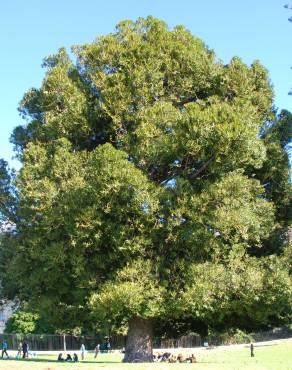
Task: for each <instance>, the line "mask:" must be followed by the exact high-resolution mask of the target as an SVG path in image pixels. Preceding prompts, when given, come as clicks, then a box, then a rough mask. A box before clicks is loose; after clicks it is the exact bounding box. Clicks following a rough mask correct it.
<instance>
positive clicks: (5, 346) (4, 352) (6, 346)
mask: <svg viewBox="0 0 292 370" xmlns="http://www.w3.org/2000/svg"><path fill="white" fill-rule="evenodd" d="M7 348H8V344H7V342H6V340H3V342H2V345H1V349H2V355H1V357H2V358H3V356H4V354H5V355H6V357H7V358H9V356H8V353H7Z"/></svg>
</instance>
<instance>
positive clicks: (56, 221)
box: [2, 17, 292, 360]
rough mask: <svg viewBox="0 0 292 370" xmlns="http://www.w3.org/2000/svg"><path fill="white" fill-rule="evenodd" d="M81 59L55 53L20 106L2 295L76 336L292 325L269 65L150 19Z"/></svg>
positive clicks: (287, 191)
mask: <svg viewBox="0 0 292 370" xmlns="http://www.w3.org/2000/svg"><path fill="white" fill-rule="evenodd" d="M73 52H74V53H75V56H76V58H77V61H76V63H73V62H72V61H71V60H70V58H69V56H68V55H67V54H66V52H65V50H64V49H60V50H59V52H58V53H57V54H56V55H53V56H50V57H48V58H46V59H45V61H44V67H45V68H46V75H45V78H44V80H43V83H42V86H41V87H40V88H39V89H31V90H30V91H28V92H27V93H26V94H25V96H24V98H23V100H22V102H21V105H20V112H21V113H22V114H23V116H24V118H26V119H27V124H25V125H23V126H21V127H17V128H16V129H15V130H14V132H13V135H12V141H13V143H14V144H15V149H16V151H17V153H18V155H19V158H20V160H21V161H22V168H21V170H20V172H19V175H18V176H17V179H16V187H17V189H18V191H19V204H18V207H17V211H16V214H17V222H16V230H15V232H14V234H13V235H12V236H11V235H9V236H7V237H6V239H5V240H6V242H5V241H4V242H2V250H3V252H2V254H3V255H5V256H6V259H5V261H4V262H2V264H3V265H4V267H3V272H2V275H3V279H4V280H3V281H4V285H3V286H4V292H6V294H7V295H12V296H13V295H17V296H19V297H20V298H21V299H24V300H27V301H29V302H31V305H32V306H33V307H35V308H37V309H38V311H40V312H45V313H46V315H48V317H50V319H51V321H52V322H53V323H54V325H55V327H57V328H61V329H67V330H69V329H72V330H73V329H74V328H75V327H76V326H81V327H83V328H88V327H89V326H90V324H92V323H94V324H95V325H97V326H98V327H101V326H103V327H107V328H108V329H109V328H111V329H112V330H113V329H119V328H121V327H123V326H125V325H127V323H130V331H129V336H131V333H132V326H131V325H133V320H134V321H135V318H136V319H139V320H144V321H145V322H147V323H151V324H153V323H155V325H154V326H155V328H156V329H157V330H158V329H160V330H163V332H164V334H167V333H168V332H169V331H170V329H171V330H172V332H173V329H174V328H178V332H182V331H185V330H196V331H201V332H206V330H207V328H208V327H209V328H217V329H220V330H223V329H224V328H226V327H230V326H231V327H241V328H251V327H260V326H264V325H270V324H276V323H279V322H283V321H285V320H289V318H290V317H291V303H292V294H291V293H292V291H291V289H292V285H291V277H290V275H289V269H288V268H287V266H289V258H290V257H289V256H290V254H289V253H290V252H289V248H288V246H287V245H286V249H285V248H284V246H285V233H286V231H287V228H288V226H289V222H290V221H289V217H290V216H289V212H288V211H289V207H290V205H291V184H290V180H289V162H288V156H287V153H286V152H285V146H286V145H287V142H286V141H287V140H288V142H289V141H290V140H291V136H290V137H289V135H288V134H287V132H288V131H289V130H288V131H287V127H288V128H289V127H290V128H291V117H290V114H289V113H288V112H284V113H283V114H282V115H281V116H280V117H277V116H276V115H275V113H274V112H273V106H272V103H273V101H272V98H273V94H272V90H271V87H270V83H269V80H268V76H267V71H266V70H265V68H264V67H263V66H262V65H261V64H260V63H259V62H257V61H256V62H254V63H253V64H252V65H251V66H247V65H245V64H244V63H243V62H242V61H241V60H240V59H239V58H234V59H232V60H231V61H230V63H228V64H227V65H224V64H223V63H222V62H221V61H220V60H218V59H217V58H216V56H215V54H214V52H213V51H212V50H210V49H209V48H207V47H206V45H204V43H203V42H202V41H201V40H199V39H198V38H196V37H194V36H192V35H191V34H190V33H189V32H188V31H187V30H186V29H185V28H184V27H182V26H178V27H175V28H174V29H173V30H171V31H170V30H169V29H168V28H167V26H166V25H165V23H163V22H162V21H160V20H157V19H154V18H152V17H149V18H147V19H142V18H141V19H138V20H137V21H136V22H132V21H124V22H121V23H120V24H119V25H118V26H117V28H116V32H115V33H113V34H110V35H107V36H101V37H98V38H97V39H96V41H95V42H94V43H92V44H87V45H79V46H76V47H74V48H73ZM283 117H285V118H283ZM285 130H286V131H285ZM290 133H291V130H290ZM285 140H286V141H285ZM276 158H277V160H276ZM279 158H280V160H279ZM278 185H279V186H280V189H281V190H279V188H277V186H278ZM290 220H291V217H290ZM283 250H284V251H285V256H284V257H283V256H282V254H283V253H282V252H283ZM4 252H5V253H4ZM272 253H273V254H274V255H273V256H271V254H272ZM276 255H277V256H276ZM7 256H8V257H7ZM90 312H91V313H92V316H90V319H89V314H90ZM136 322H137V323H138V321H136ZM131 323H132V324H131ZM167 323H169V325H168V324H167ZM185 323H187V325H185ZM147 325H148V324H147ZM134 326H135V325H134ZM134 326H133V327H134ZM147 327H148V329H149V326H147ZM134 329H135V328H134ZM150 332H151V330H150V331H149V333H150ZM144 349H145V348H144ZM136 350H137V349H136ZM127 351H128V354H127V356H129V357H127V356H126V358H127V359H128V360H131V358H132V357H131V356H130V354H129V353H130V351H131V349H129V348H128V349H127ZM142 352H143V351H142ZM142 352H141V353H142ZM144 352H147V351H146V350H145V351H144ZM136 355H137V354H136ZM141 356H142V357H143V356H144V355H142V354H141ZM146 357H147V356H146ZM146 357H145V356H144V357H143V358H146Z"/></svg>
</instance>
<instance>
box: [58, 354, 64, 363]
mask: <svg viewBox="0 0 292 370" xmlns="http://www.w3.org/2000/svg"><path fill="white" fill-rule="evenodd" d="M57 361H64V359H63V357H62V353H59V356H58V360H57Z"/></svg>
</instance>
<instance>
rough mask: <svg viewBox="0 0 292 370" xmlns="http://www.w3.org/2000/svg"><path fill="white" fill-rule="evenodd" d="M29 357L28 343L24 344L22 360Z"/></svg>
mask: <svg viewBox="0 0 292 370" xmlns="http://www.w3.org/2000/svg"><path fill="white" fill-rule="evenodd" d="M27 357H28V344H27V343H26V342H23V343H22V358H27Z"/></svg>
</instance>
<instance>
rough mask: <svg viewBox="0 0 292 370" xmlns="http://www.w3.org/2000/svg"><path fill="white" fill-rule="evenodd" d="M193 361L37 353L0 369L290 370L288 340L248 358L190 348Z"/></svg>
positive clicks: (240, 352)
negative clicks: (61, 358) (65, 359)
mask: <svg viewBox="0 0 292 370" xmlns="http://www.w3.org/2000/svg"><path fill="white" fill-rule="evenodd" d="M193 352H194V353H195V354H196V357H197V360H198V363H196V364H165V363H153V364H123V363H121V360H122V355H120V354H100V355H99V357H98V358H97V360H96V361H95V360H94V359H93V355H92V354H87V357H86V360H85V361H83V362H80V363H78V364H73V363H58V362H56V361H55V356H52V355H40V356H38V358H37V359H29V360H0V370H65V369H72V370H93V369H104V370H129V369H133V370H152V369H154V370H168V369H169V370H176V369H182V370H185V369H190V368H192V369H199V370H292V342H287V343H283V344H279V345H270V346H263V347H256V348H255V357H254V358H251V357H250V353H249V349H248V348H226V347H225V348H220V347H219V348H216V349H212V350H208V351H207V350H202V349H194V350H193Z"/></svg>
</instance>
